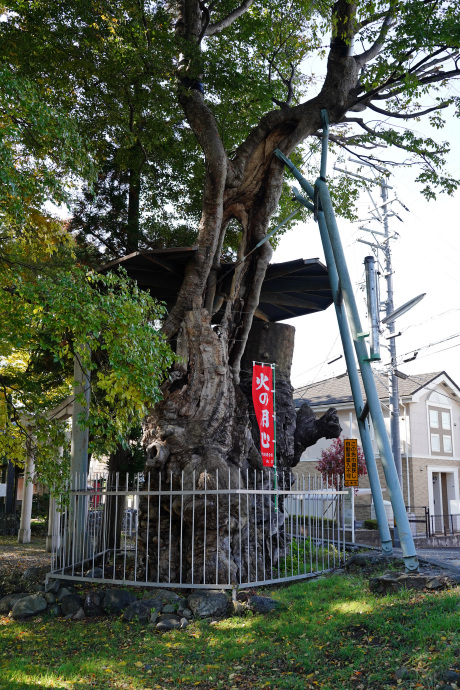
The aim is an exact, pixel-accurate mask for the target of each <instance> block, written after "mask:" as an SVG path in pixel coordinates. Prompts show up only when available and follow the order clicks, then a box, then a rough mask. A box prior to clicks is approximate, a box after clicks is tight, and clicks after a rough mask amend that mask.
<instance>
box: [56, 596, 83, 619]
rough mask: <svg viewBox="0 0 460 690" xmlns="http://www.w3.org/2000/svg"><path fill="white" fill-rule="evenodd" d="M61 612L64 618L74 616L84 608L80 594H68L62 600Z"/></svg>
mask: <svg viewBox="0 0 460 690" xmlns="http://www.w3.org/2000/svg"><path fill="white" fill-rule="evenodd" d="M60 603H61V611H62V615H63V616H69V615H72V616H74V615H75V614H76V613H78V611H79V610H80V609H81V608H83V598H82V597H81V596H79V595H78V594H68V595H67V596H65V597H62V599H61V602H60Z"/></svg>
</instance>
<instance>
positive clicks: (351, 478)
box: [343, 438, 359, 486]
mask: <svg viewBox="0 0 460 690" xmlns="http://www.w3.org/2000/svg"><path fill="white" fill-rule="evenodd" d="M343 451H344V456H345V457H344V463H345V477H344V479H345V481H344V485H345V486H359V481H358V441H357V440H356V439H355V438H346V439H344V442H343Z"/></svg>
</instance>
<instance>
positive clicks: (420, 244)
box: [273, 118, 460, 388]
mask: <svg viewBox="0 0 460 690" xmlns="http://www.w3.org/2000/svg"><path fill="white" fill-rule="evenodd" d="M459 124H460V123H459V121H458V120H457V119H454V118H449V119H448V122H447V125H446V127H445V128H444V130H442V131H441V132H437V133H435V135H433V132H432V130H430V129H428V130H427V129H425V128H424V131H425V133H429V134H430V135H431V136H433V138H436V139H438V137H439V139H441V140H449V141H450V143H451V148H452V151H451V154H450V157H449V172H450V173H451V174H452V176H454V177H460V142H459V136H458V131H459ZM412 129H414V130H415V131H418V132H420V131H422V129H421V125H420V124H419V123H415V126H414V125H412ZM392 158H393V156H392ZM318 162H319V161H318ZM347 165H348V169H349V170H353V169H355V170H356V167H355V166H353V165H352V164H350V163H348V164H347ZM328 174H329V175H332V174H334V171H333V160H332V159H330V161H329V164H328ZM362 174H364V173H362ZM415 177H416V171H415V170H414V169H413V168H407V167H404V168H402V167H398V168H396V169H395V171H394V172H393V174H392V176H391V178H390V180H389V184H390V185H392V186H393V187H394V191H395V192H396V193H397V195H398V198H399V199H400V200H401V201H402V202H403V203H404V205H405V206H407V207H408V208H409V210H410V212H409V213H408V212H406V211H405V210H404V209H403V208H402V207H401V206H399V209H398V210H397V212H398V215H400V217H401V218H402V219H403V221H404V222H403V223H401V222H399V221H398V220H397V219H396V218H394V217H393V218H391V219H390V231H396V232H398V233H399V238H398V239H397V240H394V241H392V244H391V246H392V260H393V268H394V276H393V285H394V304H395V307H398V306H400V305H402V304H404V303H405V302H407V301H408V300H410V299H412V298H413V297H415V296H417V295H419V294H420V293H423V292H425V293H426V297H425V298H424V299H423V300H422V301H421V302H420V303H419V304H418V305H417V306H415V307H414V308H413V309H412V310H411V311H410V312H408V313H406V314H405V315H404V316H401V317H400V318H399V319H398V320H397V321H396V324H395V325H396V332H398V331H402V335H401V336H400V337H398V338H397V339H396V348H397V354H398V368H399V369H400V370H401V371H403V372H405V373H407V374H409V375H411V374H415V373H425V372H433V371H438V370H445V371H446V372H447V374H449V376H450V377H451V378H452V379H453V380H454V381H455V382H456V383H457V384H458V385H460V232H459V227H460V191H457V192H456V193H455V195H454V196H453V197H448V196H447V195H445V194H441V195H439V196H438V198H437V200H436V201H430V202H427V201H425V199H424V197H422V196H421V194H420V192H419V187H418V185H416V184H415V182H414V178H415ZM290 179H291V180H292V183H293V184H295V182H294V180H293V178H292V177H290ZM310 182H312V183H313V182H314V180H310ZM378 195H379V190H378V189H376V190H375V192H374V198H376V199H379V196H378ZM393 196H394V194H393V193H392V192H391V191H390V192H389V198H390V199H391V198H392V197H393ZM369 208H370V200H369V197H368V195H367V194H365V193H364V194H363V195H362V197H361V199H360V202H359V204H358V215H359V217H360V219H363V220H364V219H365V218H367V217H369V213H368V210H369ZM396 208H397V207H396V206H395V210H396ZM338 224H339V230H340V233H341V238H342V243H343V246H344V249H345V255H346V258H347V262H348V268H349V271H350V274H351V278H352V282H353V285H354V287H355V295H356V299H357V303H358V308H359V310H360V313H361V319H362V325H363V328H366V326H367V317H366V307H365V292H364V291H362V289H361V288H360V286H361V285H362V284H363V281H364V263H363V262H364V257H365V256H367V255H368V254H371V250H370V247H368V246H367V245H364V244H362V243H360V242H358V241H357V239H358V238H359V237H361V238H363V239H368V240H369V239H372V238H371V237H370V236H367V237H366V234H367V233H365V232H363V231H360V230H359V225H360V224H361V223H348V222H346V221H342V220H341V219H338ZM366 225H368V224H367V223H366ZM373 227H374V228H376V229H381V228H379V227H378V226H377V225H376V224H374V225H373ZM313 257H319V258H320V259H321V260H322V261H323V262H324V254H323V250H322V246H321V241H320V235H319V230H318V227H317V225H316V223H315V222H314V221H313V219H312V220H310V221H309V222H307V223H299V225H298V226H297V227H296V228H295V229H294V230H291V231H290V232H288V233H287V234H286V235H285V236H283V237H282V238H281V240H280V244H279V247H278V249H277V250H276V251H275V255H274V258H273V261H274V262H281V261H290V260H293V259H298V258H304V259H309V258H313ZM380 289H381V298H382V301H383V300H384V299H385V298H386V281H385V280H384V279H383V278H382V279H381V288H380ZM286 323H290V324H292V325H293V326H295V327H296V346H295V352H294V362H293V371H292V383H293V385H294V387H296V388H297V387H299V386H301V385H305V384H308V383H311V382H312V381H320V380H322V379H324V378H329V377H330V376H336V375H338V374H341V373H344V372H345V360H344V358H343V357H342V359H340V360H338V361H337V362H335V363H333V364H327V362H330V361H331V360H333V359H335V358H336V357H338V356H339V355H340V354H342V345H341V340H340V336H339V332H338V327H337V321H336V316H335V310H334V307H333V306H331V307H329V309H327V310H326V311H325V312H322V313H319V314H315V315H310V316H305V317H299V318H297V319H291V320H289V321H286ZM387 333H388V330H386V329H385V330H384V335H385V334H387ZM381 342H382V343H385V342H386V341H385V339H384V338H382V340H381ZM381 350H382V362H383V363H384V362H388V359H389V358H388V355H387V353H386V350H385V348H383V347H382V348H381ZM414 351H418V352H419V354H418V356H417V358H416V359H415V360H414V361H412V362H406V363H404V362H402V359H408V358H409V357H411V356H412V355H413V353H414ZM399 355H401V357H399ZM377 369H380V370H382V369H384V367H382V366H381V365H378V366H377Z"/></svg>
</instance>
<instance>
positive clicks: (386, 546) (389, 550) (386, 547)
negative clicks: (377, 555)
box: [382, 539, 393, 556]
mask: <svg viewBox="0 0 460 690" xmlns="http://www.w3.org/2000/svg"><path fill="white" fill-rule="evenodd" d="M382 553H383V554H385V556H391V555H392V554H393V544H392V543H391V539H390V541H382Z"/></svg>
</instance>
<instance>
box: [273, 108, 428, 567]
mask: <svg viewBox="0 0 460 690" xmlns="http://www.w3.org/2000/svg"><path fill="white" fill-rule="evenodd" d="M321 114H322V117H323V125H324V127H323V141H322V158H321V170H320V178H319V179H318V180H317V182H316V185H315V189H314V188H313V187H312V186H311V185H310V184H309V183H308V182H307V181H306V180H305V179H304V178H303V176H302V175H301V173H300V172H299V171H298V170H297V169H296V168H295V166H294V165H293V163H292V162H291V161H289V159H288V158H286V157H285V156H284V154H282V153H281V152H280V151H278V150H276V151H275V155H276V156H277V157H278V158H279V159H280V160H282V161H283V162H284V163H285V164H286V165H287V167H288V168H289V169H290V170H291V172H292V173H293V175H294V177H295V178H296V179H297V180H298V181H299V182H300V184H301V186H302V188H303V189H304V190H305V191H306V192H307V194H308V196H309V197H310V199H315V201H316V206H315V207H313V205H312V204H311V202H309V201H308V200H307V199H304V197H302V195H301V194H300V193H299V192H298V191H297V190H293V191H294V195H295V197H296V199H297V200H298V201H299V202H300V203H302V204H303V205H304V206H306V207H307V208H309V209H310V210H315V211H316V212H315V217H316V220H317V221H318V225H319V228H320V234H321V239H322V242H323V249H324V253H325V257H326V264H327V267H328V271H329V278H330V281H331V288H332V292H333V298H334V304H335V307H336V314H337V321H338V325H339V331H340V334H341V337H342V343H343V348H344V354H345V358H346V362H347V369H348V374H349V378H350V385H351V388H352V393H353V400H354V405H355V411H356V415H357V418H358V427H359V431H360V436H361V443H362V446H363V451H364V456H365V459H366V465H367V471H368V475H369V482H370V485H371V490H372V496H373V499H374V506H375V510H376V516H377V520H378V525H379V532H380V539H381V541H382V550H383V552H384V553H391V552H392V545H391V537H390V532H389V529H388V521H387V517H386V513H385V509H384V504H383V497H382V492H381V487H380V480H379V477H378V470H377V466H376V462H375V457H374V452H373V449H372V442H371V439H370V434H369V427H368V423H367V421H366V418H365V417H364V415H363V410H364V408H365V405H364V402H363V397H362V393H361V386H360V382H359V376H358V370H357V367H356V361H355V357H354V354H353V343H354V347H355V351H356V355H357V357H358V361H359V365H360V369H361V376H362V379H363V384H364V388H365V391H366V396H367V403H366V404H368V405H369V408H370V412H371V417H372V420H373V422H374V427H375V431H376V438H377V444H378V447H379V451H380V455H381V458H382V465H383V468H384V472H385V479H386V481H387V486H388V490H389V494H390V500H391V503H392V506H393V511H394V514H395V518H396V522H397V524H398V527H399V529H400V533H401V532H403V534H401V535H400V536H401V546H402V549H403V557H404V562H405V567H406V570H408V571H414V570H418V560H417V555H416V551H415V546H414V541H413V538H412V534H411V532H410V526H409V521H408V518H407V513H406V510H405V506H404V501H403V498H402V494H401V489H400V486H399V483H398V481H397V476H396V470H395V466H394V461H393V456H392V454H391V448H390V443H389V440H388V435H387V432H386V428H385V422H384V420H383V415H382V410H381V406H380V400H379V398H378V394H377V389H376V387H375V381H374V376H373V373H372V369H371V367H370V364H369V362H368V361H367V362H366V360H368V354H367V347H366V344H365V342H364V341H363V339H362V337H359V336H358V334H359V333H362V328H361V324H360V321H359V314H358V310H357V307H356V302H355V299H354V295H353V291H352V288H351V281H350V277H349V274H348V268H347V265H346V261H345V256H344V253H343V248H342V246H341V241H340V236H339V233H338V228H337V223H336V221H335V215H334V212H333V207H332V202H331V200H330V196H329V192H328V189H327V186H326V181H325V178H326V157H327V140H328V120H327V112H326V111H322V113H321ZM315 191H316V194H315V193H314V192H315ZM312 207H313V208H312ZM324 209H326V211H324ZM345 288H346V289H345ZM347 314H348V319H347ZM349 323H350V325H351V330H352V335H351V334H350V326H349ZM395 480H396V481H395Z"/></svg>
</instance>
